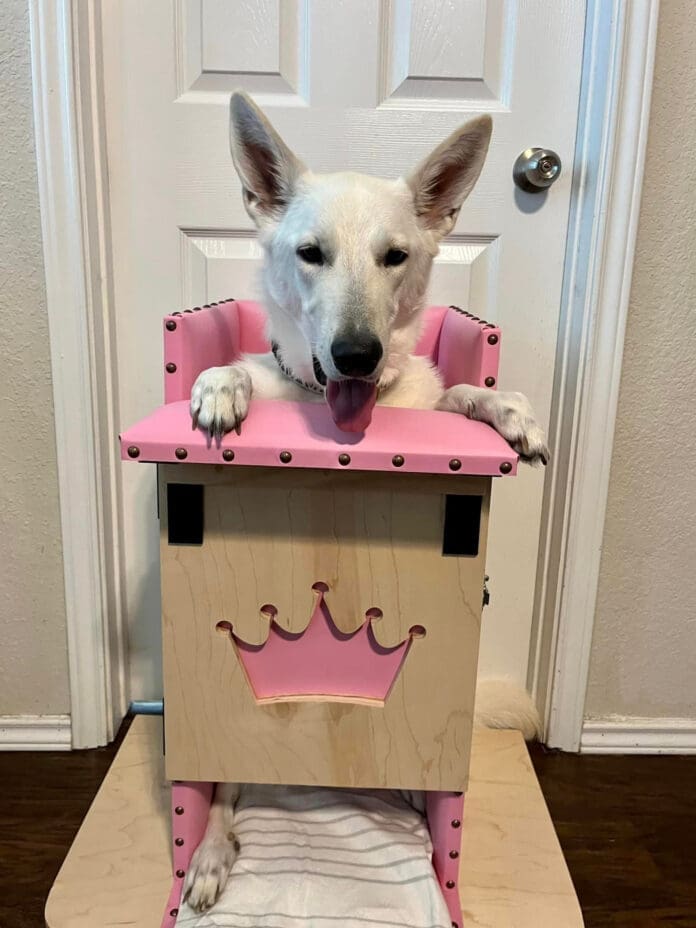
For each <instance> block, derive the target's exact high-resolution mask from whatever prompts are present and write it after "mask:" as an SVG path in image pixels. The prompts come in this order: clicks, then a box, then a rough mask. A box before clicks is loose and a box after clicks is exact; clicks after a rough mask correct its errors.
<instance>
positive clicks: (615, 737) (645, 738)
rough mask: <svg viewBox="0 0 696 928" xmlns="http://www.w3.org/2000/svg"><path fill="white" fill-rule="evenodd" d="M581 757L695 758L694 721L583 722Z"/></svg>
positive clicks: (597, 720) (614, 718) (641, 719)
mask: <svg viewBox="0 0 696 928" xmlns="http://www.w3.org/2000/svg"><path fill="white" fill-rule="evenodd" d="M580 751H581V753H582V754H696V719H649V718H623V717H616V716H612V717H611V718H606V719H586V720H585V723H584V725H583V727H582V737H581V739H580Z"/></svg>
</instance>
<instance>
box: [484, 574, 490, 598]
mask: <svg viewBox="0 0 696 928" xmlns="http://www.w3.org/2000/svg"><path fill="white" fill-rule="evenodd" d="M489 580H490V577H489V576H488V574H485V576H484V578H483V605H484V606H487V605H488V603H489V602H490V601H491V594H490V592H489V590H488V581H489Z"/></svg>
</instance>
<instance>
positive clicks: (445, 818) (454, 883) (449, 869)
mask: <svg viewBox="0 0 696 928" xmlns="http://www.w3.org/2000/svg"><path fill="white" fill-rule="evenodd" d="M425 795H426V800H425V801H426V805H425V811H426V815H427V817H428V827H429V829H430V837H431V840H432V842H433V867H434V868H435V873H436V875H437V879H438V882H439V883H440V888H441V889H442V895H443V896H444V897H445V902H446V903H447V908H448V909H449V913H450V918H451V919H452V926H453V928H462V907H461V902H460V898H459V853H460V851H461V844H462V822H463V815H464V793H446V792H428V793H426V794H425Z"/></svg>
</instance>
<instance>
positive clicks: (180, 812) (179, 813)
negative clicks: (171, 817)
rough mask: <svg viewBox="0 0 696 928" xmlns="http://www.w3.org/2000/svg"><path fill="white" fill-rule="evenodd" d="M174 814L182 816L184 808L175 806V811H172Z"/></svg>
mask: <svg viewBox="0 0 696 928" xmlns="http://www.w3.org/2000/svg"><path fill="white" fill-rule="evenodd" d="M174 812H175V813H176V814H177V815H183V814H184V807H183V806H177V807H176V809H174Z"/></svg>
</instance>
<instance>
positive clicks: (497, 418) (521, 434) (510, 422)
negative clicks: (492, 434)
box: [486, 393, 551, 464]
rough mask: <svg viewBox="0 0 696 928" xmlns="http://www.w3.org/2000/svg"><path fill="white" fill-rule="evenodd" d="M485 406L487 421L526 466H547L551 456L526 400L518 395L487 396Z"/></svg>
mask: <svg viewBox="0 0 696 928" xmlns="http://www.w3.org/2000/svg"><path fill="white" fill-rule="evenodd" d="M490 397H491V398H490V400H489V401H488V403H487V404H486V405H487V407H488V409H487V411H488V412H489V414H490V419H488V420H487V421H489V422H490V424H491V425H492V426H493V427H494V428H495V430H496V431H497V432H499V433H500V434H501V435H502V436H503V438H504V439H505V440H506V441H507V442H508V444H509V445H511V447H512V448H513V449H514V450H515V451H516V452H517V453H518V454H519V456H520V457H521V458H522V460H523V461H526V462H527V463H528V464H548V462H549V459H550V457H551V454H550V452H549V449H548V446H547V444H546V434H545V432H544V430H543V429H542V427H541V426H540V425H539V423H538V422H537V421H536V419H535V418H534V412H533V411H532V407H531V406H530V403H529V400H528V399H527V397H526V396H524V394H522V393H491V394H490Z"/></svg>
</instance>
